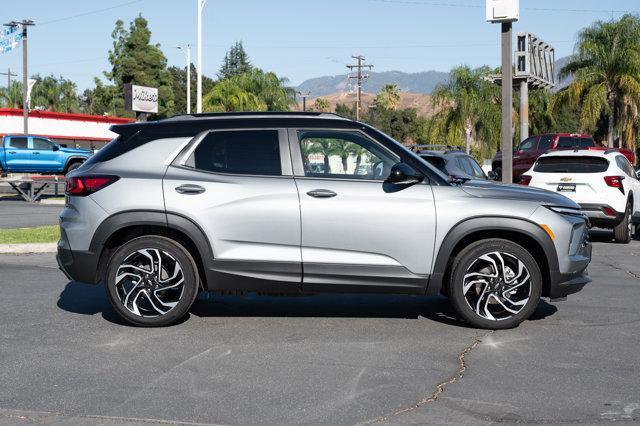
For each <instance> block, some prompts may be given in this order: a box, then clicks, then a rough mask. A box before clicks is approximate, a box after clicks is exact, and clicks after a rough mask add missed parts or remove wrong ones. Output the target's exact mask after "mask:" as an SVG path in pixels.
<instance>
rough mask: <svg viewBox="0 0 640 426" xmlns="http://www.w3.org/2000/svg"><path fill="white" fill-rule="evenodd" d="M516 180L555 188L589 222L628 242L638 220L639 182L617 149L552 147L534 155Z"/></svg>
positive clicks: (530, 184)
mask: <svg viewBox="0 0 640 426" xmlns="http://www.w3.org/2000/svg"><path fill="white" fill-rule="evenodd" d="M520 183H522V184H523V185H529V186H534V187H537V188H542V189H547V190H549V191H554V192H558V193H560V194H562V195H564V196H565V197H568V198H570V199H571V200H573V201H575V202H576V203H579V204H580V207H581V208H582V211H583V212H584V213H585V214H586V215H587V216H588V217H589V221H590V222H591V224H593V225H595V226H597V227H601V228H612V229H613V230H614V235H615V240H616V241H617V242H620V243H628V242H629V241H631V237H632V235H633V233H634V229H633V228H634V227H635V226H636V225H638V224H640V182H639V181H638V177H637V175H636V171H635V170H634V169H633V167H632V166H631V164H630V163H629V160H627V158H626V157H625V156H624V155H622V154H621V153H620V152H619V151H617V150H608V151H590V150H577V151H555V152H550V153H548V154H544V155H542V156H540V158H538V160H537V161H536V163H535V164H534V165H533V167H532V168H531V169H530V170H529V171H527V172H526V173H525V174H523V175H522V176H520Z"/></svg>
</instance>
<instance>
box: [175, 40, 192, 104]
mask: <svg viewBox="0 0 640 426" xmlns="http://www.w3.org/2000/svg"><path fill="white" fill-rule="evenodd" d="M176 48H177V49H180V50H183V51H184V52H185V55H186V59H187V114H191V45H190V44H187V45H185V46H176Z"/></svg>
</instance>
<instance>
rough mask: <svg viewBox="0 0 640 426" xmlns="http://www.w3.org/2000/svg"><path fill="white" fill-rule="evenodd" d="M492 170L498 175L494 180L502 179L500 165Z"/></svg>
mask: <svg viewBox="0 0 640 426" xmlns="http://www.w3.org/2000/svg"><path fill="white" fill-rule="evenodd" d="M494 172H496V175H498V177H497V178H496V181H498V182H500V181H502V167H498V168H497V169H495V170H494Z"/></svg>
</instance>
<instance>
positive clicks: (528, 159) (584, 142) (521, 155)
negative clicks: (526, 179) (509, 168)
mask: <svg viewBox="0 0 640 426" xmlns="http://www.w3.org/2000/svg"><path fill="white" fill-rule="evenodd" d="M576 148H579V149H592V150H602V151H604V150H607V149H608V148H605V147H599V146H597V145H596V143H595V141H594V140H593V138H592V137H591V136H589V135H577V134H571V133H549V134H545V135H536V136H531V137H529V138H527V139H525V140H523V141H522V142H521V143H520V145H519V146H518V147H517V148H516V149H514V151H513V179H514V182H517V181H518V178H519V177H520V175H521V174H523V173H524V172H526V171H527V170H529V169H530V168H531V166H533V163H535V161H536V160H537V159H538V157H539V156H541V155H542V154H544V153H545V152H547V151H551V150H560V149H576ZM617 150H618V151H620V153H621V154H623V155H624V156H625V157H627V159H628V160H629V162H630V163H631V164H635V162H636V159H635V155H634V154H633V151H631V150H628V149H623V148H619V149H617ZM491 168H492V170H493V171H494V172H495V173H496V174H497V175H498V178H501V177H502V152H500V151H498V152H497V153H496V155H495V156H494V157H493V161H492V162H491Z"/></svg>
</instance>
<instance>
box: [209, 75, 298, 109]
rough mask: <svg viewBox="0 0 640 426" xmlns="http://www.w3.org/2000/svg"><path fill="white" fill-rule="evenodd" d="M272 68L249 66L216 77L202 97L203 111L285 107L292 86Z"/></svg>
mask: <svg viewBox="0 0 640 426" xmlns="http://www.w3.org/2000/svg"><path fill="white" fill-rule="evenodd" d="M286 83H287V80H286V79H284V78H279V77H278V76H277V75H276V74H274V73H272V72H264V71H262V70H260V69H253V70H251V71H249V72H247V73H244V74H240V75H237V76H234V77H231V78H228V79H225V80H221V81H219V82H218V83H217V84H216V85H215V87H214V88H213V89H212V90H211V91H210V92H209V93H208V94H207V95H206V96H205V97H204V98H203V100H202V107H203V109H204V110H205V111H288V110H289V107H290V106H291V104H292V103H294V102H295V91H294V89H292V88H290V87H287V86H286Z"/></svg>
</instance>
